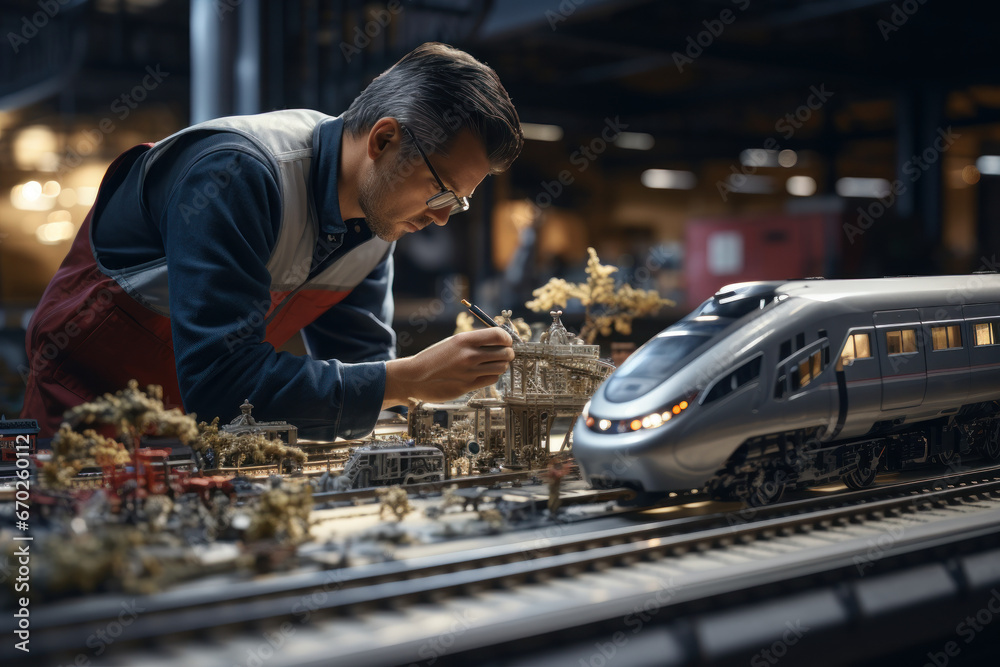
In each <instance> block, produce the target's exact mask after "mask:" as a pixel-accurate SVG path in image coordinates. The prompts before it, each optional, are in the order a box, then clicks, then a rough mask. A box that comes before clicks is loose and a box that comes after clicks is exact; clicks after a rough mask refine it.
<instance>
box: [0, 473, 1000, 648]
mask: <svg viewBox="0 0 1000 667" xmlns="http://www.w3.org/2000/svg"><path fill="white" fill-rule="evenodd" d="M681 500H682V499H678V502H681ZM998 531H1000V468H997V467H994V468H988V469H982V470H976V471H971V472H963V473H957V474H953V475H948V476H946V477H944V478H939V479H937V480H933V481H929V480H922V481H917V482H906V483H900V484H891V485H885V486H880V487H876V488H874V489H870V490H865V491H858V492H852V493H845V494H837V495H836V496H831V497H821V498H811V499H805V500H798V501H793V502H787V503H782V504H779V505H774V506H770V507H763V508H747V509H740V510H734V511H729V512H718V513H714V514H709V515H706V516H699V517H686V518H680V519H668V520H652V521H648V522H646V523H642V524H640V525H635V526H628V527H621V528H616V529H610V530H609V529H605V530H600V531H589V532H584V533H579V534H564V533H563V532H562V531H560V526H559V525H558V524H553V526H552V527H551V529H547V530H537V529H536V530H535V532H534V533H531V534H529V535H527V536H522V535H518V534H517V533H511V534H510V540H509V543H507V544H503V545H500V546H494V547H490V548H484V549H477V550H473V551H463V552H457V553H449V554H441V555H437V556H427V557H422V558H412V559H408V560H405V561H396V562H386V563H374V564H369V565H364V566H358V567H348V568H340V569H335V570H327V571H318V572H309V573H300V574H295V575H288V576H284V577H279V578H274V579H269V580H263V581H247V582H240V583H239V584H238V585H234V584H229V585H218V584H217V585H214V586H211V587H206V586H204V585H199V586H198V587H197V588H196V589H194V590H191V589H178V590H175V591H172V592H167V593H163V594H158V595H153V596H148V597H145V598H142V599H140V600H139V601H137V603H136V604H137V606H139V607H141V608H142V609H143V612H142V614H140V615H139V616H138V617H137V618H136V619H135V621H134V622H133V623H132V624H131V625H130V626H129V627H128V629H127V632H124V633H122V636H121V638H120V639H119V640H118V641H117V643H116V645H115V646H114V647H113V648H114V651H110V652H109V653H108V655H107V656H105V658H103V659H102V660H103V664H108V665H119V664H121V665H124V664H140V663H141V664H144V665H156V664H180V661H183V663H184V664H185V665H190V666H192V667H193V666H194V665H198V664H232V663H233V662H235V661H239V660H241V659H245V654H244V653H243V651H244V649H245V648H247V647H250V648H253V647H254V646H256V645H258V644H260V641H261V637H264V636H267V637H275V636H283V635H282V634H281V633H282V632H283V631H282V628H285V629H286V630H288V629H291V630H292V631H294V637H295V639H294V642H292V641H291V637H290V636H289V637H286V639H287V640H288V642H289V644H288V648H287V650H285V651H277V650H273V651H272V652H273V653H274V657H273V658H272V659H271V660H269V661H268V664H269V665H270V664H274V665H277V664H281V665H320V664H351V665H365V664H373V665H374V664H398V663H412V662H418V661H420V660H424V661H425V662H424V663H423V664H429V663H430V660H429V657H433V658H434V661H435V662H439V664H443V663H446V662H447V661H448V660H452V659H454V660H459V661H460V660H464V659H466V658H468V657H469V656H472V655H480V658H483V659H485V657H484V656H486V657H488V656H493V658H496V657H497V656H499V655H500V654H501V653H502V652H501V653H496V652H495V649H496V647H497V645H498V644H501V643H503V642H504V641H505V640H513V639H516V638H522V639H523V638H526V637H540V636H543V635H555V634H559V633H567V632H571V631H572V628H580V627H583V626H591V625H594V624H597V625H598V626H601V627H604V626H607V625H608V624H609V623H610V624H611V625H610V626H609V627H614V623H615V622H617V624H618V626H621V623H622V619H623V617H626V618H627V617H628V615H629V613H630V610H632V609H633V608H634V607H635V605H637V604H638V605H639V608H640V609H641V608H642V606H643V605H645V604H647V603H648V601H649V600H654V602H655V605H656V609H657V610H660V609H665V608H667V607H671V608H672V607H677V608H678V609H679V608H681V607H682V606H684V605H691V604H696V603H697V602H698V601H699V600H701V601H705V600H707V599H709V598H711V597H713V596H720V595H736V594H737V593H738V592H739V591H744V592H745V591H746V590H750V589H756V588H759V587H765V588H766V586H772V587H774V586H781V585H786V586H787V585H788V584H787V582H788V581H789V580H795V579H796V578H797V577H809V576H816V575H818V574H819V573H822V572H832V571H836V570H838V569H839V570H846V571H847V574H850V573H851V571H852V570H856V571H857V572H856V577H855V578H860V577H863V576H864V575H866V574H868V573H871V574H873V575H874V574H878V576H882V577H884V576H892V572H891V571H890V572H889V573H883V572H882V571H883V570H884V569H885V566H886V564H887V563H893V562H895V560H898V559H901V558H902V559H905V554H916V553H918V552H928V550H932V551H933V550H934V549H937V550H938V551H937V552H934V553H936V554H937V555H938V556H940V555H941V554H943V553H944V552H943V551H941V550H942V549H944V548H945V546H946V545H958V544H959V543H976V544H979V545H980V546H982V544H983V540H986V541H987V542H988V541H989V540H993V542H998V541H1000V538H998ZM977 540H979V542H978V543H977V542H976V541H977ZM991 544H992V543H991ZM991 544H987V545H986V546H987V547H990V548H992V547H993V546H997V545H995V544H992V546H991ZM956 548H957V547H956ZM928 553H930V552H928ZM960 553H961V551H960ZM965 553H966V554H968V553H969V548H966V551H965ZM991 553H993V552H991ZM998 554H1000V552H995V553H993V555H992V560H989V559H986V560H982V559H980V560H975V559H974V560H973V561H970V562H971V563H972V564H971V565H968V567H966V570H968V568H969V567H972V568H973V569H975V568H979V570H975V572H980V574H981V575H982V577H985V578H986V579H989V577H990V576H993V577H995V578H996V580H997V584H1000V571H998V568H996V567H995V563H996V562H997V555H998ZM970 557H971V556H970ZM976 558H978V556H976ZM983 558H986V557H985V556H984V557H983ZM894 559H895V560H894ZM908 563H909V564H912V561H908ZM988 563H993V564H994V565H993V569H992V570H990V569H989V566H988ZM928 567H932V569H933V567H937V566H928ZM983 568H986V569H985V570H984V569H983ZM952 569H954V567H952ZM928 572H931V571H930V570H928ZM933 572H934V573H936V574H933V576H932V578H931V582H932V584H933V585H932V586H931V588H930V590H931V591H932V592H933V591H935V590H937V591H938V592H940V591H941V590H943V589H944V588H948V586H946V585H945V584H946V583H947V582H945V581H944V580H943V579H941V577H942V576H943V575H941V573H939V572H937V570H933ZM949 572H950V570H949ZM984 572H985V574H983V573H984ZM990 572H992V574H989V573H990ZM945 574H948V573H947V572H946V573H945ZM974 574H975V573H973V574H969V573H968V572H966V573H965V574H964V575H963V577H964V578H962V579H961V581H960V582H959V583H955V584H954V585H955V586H959V587H960V588H961V587H965V588H969V586H971V585H972V583H975V582H974V581H973V580H974V579H975V576H979V575H975V576H974ZM928 576H931V575H928ZM949 576H950V575H949ZM934 577H937V578H936V579H935V578H934ZM982 577H981V578H982ZM875 580H876V577H874V576H873V577H871V578H870V579H868V580H866V581H864V582H862V583H866V585H867V582H870V581H875ZM977 581H978V580H977ZM781 582H786V583H785V584H781ZM977 585H978V584H977ZM935 586H936V587H937V588H935ZM923 589H926V586H920V587H916V588H915V589H914V590H913V591H911V595H916V596H917V601H918V602H921V601H923V600H922V598H920V597H919V596H920V595H922V593H921V590H923ZM970 590H971V589H970ZM977 590H978V589H977ZM966 592H968V591H966ZM897 593H898V591H897ZM858 594H859V595H860V593H858ZM742 599H743V602H744V603H745V602H746V598H745V597H744V598H742ZM121 604H122V602H121V600H120V599H119V598H116V597H112V598H108V599H96V598H92V599H88V600H80V601H70V602H66V603H61V604H57V605H50V606H48V607H42V608H40V609H38V610H36V611H33V638H34V639H35V640H36V641H37V643H36V644H35V645H37V646H41V647H44V649H43V650H44V651H45V653H46V655H51V656H52V657H54V658H58V659H62V660H63V661H64V662H72V660H73V659H75V655H85V656H86V655H87V651H88V648H87V646H88V643H87V642H88V638H90V637H92V636H93V633H94V631H95V628H102V627H105V626H106V625H108V624H111V623H114V621H115V619H116V618H117V617H118V615H119V614H120V613H121ZM851 604H853V605H854V607H853V609H855V611H856V610H857V608H858V605H859V604H861V602H859V601H858V600H854V601H853V602H851ZM862 606H863V605H862ZM703 611H704V609H703ZM810 613H811V612H810ZM668 617H670V614H667V613H663V615H662V620H666V619H667V618H668ZM456 620H459V621H461V622H462V624H464V625H463V626H462V627H463V630H462V632H461V633H456V631H455V629H454V628H452V629H451V630H449V629H448V628H449V627H451V626H452V625H454V623H455V622H456ZM792 620H794V619H792ZM812 622H814V623H815V622H816V621H815V619H813V620H812ZM845 622H846V621H845ZM602 624H603V625H602ZM3 625H8V626H9V625H10V624H9V622H5V623H4V624H3ZM262 633H263V634H262ZM268 633H270V634H268ZM275 633H277V634H275ZM286 634H287V633H286ZM815 634H816V636H819V635H820V634H822V633H815ZM588 636H589V635H584V637H588ZM616 636H617V635H616ZM444 637H450V643H449V645H448V646H447V647H446V648H447V650H439V649H441V648H442V646H439V645H436V644H435V643H434V640H435V638H437V639H438V640H441V639H442V638H444ZM517 643H518V644H519V645H525V646H529V645H530V646H535V649H537V650H538V651H542V649H541V648H540V647H539V645H536V644H532V643H531V642H528V643H527V644H523V643H522V642H517ZM438 644H441V642H440V641H439V642H438ZM640 645H641V642H638V641H636V642H635V643H634V644H633V645H632V650H635V649H636V647H638V646H640ZM435 646H437V648H435ZM611 646H612V647H613V648H615V647H616V646H617V645H616V644H614V643H612V644H611ZM428 647H430V648H428ZM490 647H493V648H490ZM4 648H5V649H6V648H7V647H4ZM682 648H683V647H682ZM688 648H690V646H689V647H688ZM744 648H745V647H744ZM504 650H509V647H508V649H504ZM616 650H617V649H616ZM679 650H680V649H679ZM698 650H702V649H701V648H699V649H698ZM705 650H707V649H705ZM483 651H488V652H487V653H482V652H483ZM734 651H735V652H737V653H738V652H739V651H736V649H734ZM477 652H479V653H477ZM542 652H543V653H544V651H542ZM74 654H75V655H74ZM5 655H6V656H7V657H9V658H17V657H18V656H15V655H10V654H9V653H7V654H5ZM678 655H679V656H680V657H681V658H684V659H683V660H681V662H685V661H686V660H687V658H691V655H687V654H685V653H684V651H681V652H680V653H678ZM727 655H728V654H727ZM241 656H244V657H241ZM463 656H464V657H463ZM564 657H565V656H564ZM722 657H725V656H721V657H720V659H721V658H722ZM477 659H478V658H477ZM584 662H585V663H586V660H585V661H584ZM668 662H669V661H667V662H662V663H660V664H668ZM821 662H822V661H821ZM467 664H468V663H467ZM555 664H558V663H555ZM562 664H578V663H577V662H575V661H572V662H571V663H565V662H563V663H562Z"/></svg>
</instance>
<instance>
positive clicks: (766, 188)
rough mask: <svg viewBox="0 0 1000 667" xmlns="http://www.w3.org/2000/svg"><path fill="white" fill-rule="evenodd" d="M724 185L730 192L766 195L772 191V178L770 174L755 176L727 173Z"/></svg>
mask: <svg viewBox="0 0 1000 667" xmlns="http://www.w3.org/2000/svg"><path fill="white" fill-rule="evenodd" d="M726 187H727V188H728V189H729V191H730V192H744V193H746V194H752V195H767V194H771V193H772V192H774V179H772V178H771V177H770V176H755V175H753V174H729V179H728V181H727V184H726Z"/></svg>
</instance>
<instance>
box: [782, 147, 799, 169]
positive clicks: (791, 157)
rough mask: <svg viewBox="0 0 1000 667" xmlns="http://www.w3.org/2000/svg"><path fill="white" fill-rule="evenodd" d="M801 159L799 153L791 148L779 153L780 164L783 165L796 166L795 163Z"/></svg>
mask: <svg viewBox="0 0 1000 667" xmlns="http://www.w3.org/2000/svg"><path fill="white" fill-rule="evenodd" d="M798 161H799V154H798V153H796V152H795V151H793V150H791V149H790V148H786V149H785V150H783V151H781V152H780V153H778V164H780V165H781V166H782V167H794V166H795V163H796V162H798Z"/></svg>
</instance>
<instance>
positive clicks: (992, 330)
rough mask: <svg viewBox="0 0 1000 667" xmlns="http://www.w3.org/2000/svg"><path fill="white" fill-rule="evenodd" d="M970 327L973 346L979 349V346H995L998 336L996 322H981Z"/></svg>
mask: <svg viewBox="0 0 1000 667" xmlns="http://www.w3.org/2000/svg"><path fill="white" fill-rule="evenodd" d="M972 327H973V333H974V335H975V342H974V343H973V345H975V346H976V347H979V346H980V345H996V344H997V342H998V341H997V338H998V336H997V323H996V322H982V323H980V324H973V325H972Z"/></svg>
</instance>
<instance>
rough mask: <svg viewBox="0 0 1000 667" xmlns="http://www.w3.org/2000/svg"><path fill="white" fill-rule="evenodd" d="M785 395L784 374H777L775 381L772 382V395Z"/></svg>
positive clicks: (777, 396)
mask: <svg viewBox="0 0 1000 667" xmlns="http://www.w3.org/2000/svg"><path fill="white" fill-rule="evenodd" d="M784 395H785V376H784V375H779V376H778V379H777V381H776V382H775V383H774V397H775V398H781V397H782V396H784Z"/></svg>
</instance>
